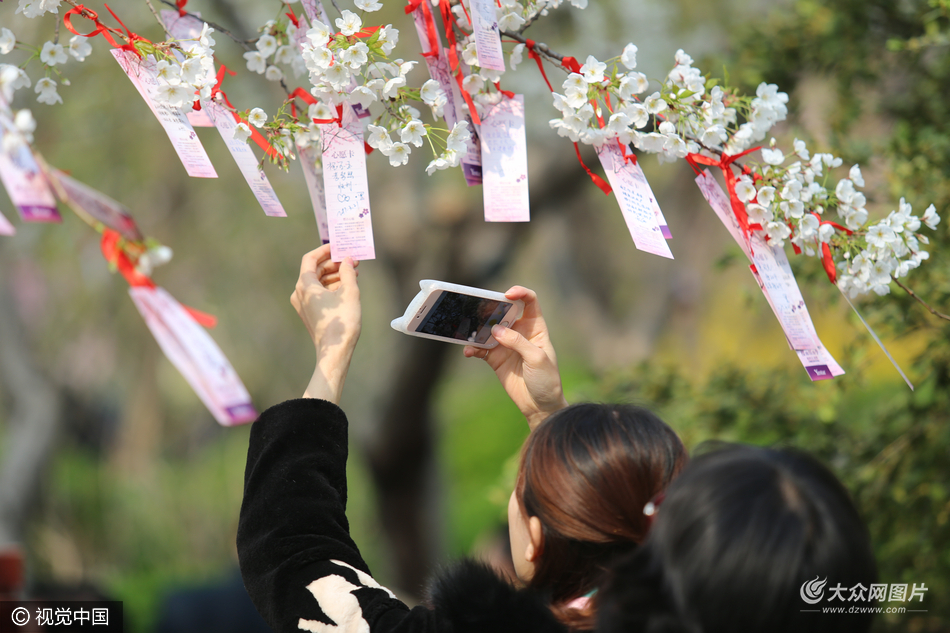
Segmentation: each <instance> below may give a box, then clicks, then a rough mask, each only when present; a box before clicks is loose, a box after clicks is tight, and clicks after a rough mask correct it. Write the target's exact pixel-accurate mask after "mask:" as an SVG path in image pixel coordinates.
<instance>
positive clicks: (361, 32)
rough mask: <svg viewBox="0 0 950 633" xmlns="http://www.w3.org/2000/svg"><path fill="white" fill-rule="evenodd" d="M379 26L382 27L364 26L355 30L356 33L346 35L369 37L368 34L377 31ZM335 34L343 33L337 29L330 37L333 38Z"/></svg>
mask: <svg viewBox="0 0 950 633" xmlns="http://www.w3.org/2000/svg"><path fill="white" fill-rule="evenodd" d="M381 28H383V27H381V26H364V27H363V28H361V29H360V30H359V31H357V32H356V33H354V34H353V35H350V36H348V37H369V36H371V35H372V34H373V33H375V32H376V31H378V30H379V29H381ZM337 35H343V32H342V31H338V32H336V33H334V34H333V37H331V38H330V39H333V38H335V37H336V36H337Z"/></svg>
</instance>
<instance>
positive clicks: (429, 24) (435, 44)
mask: <svg viewBox="0 0 950 633" xmlns="http://www.w3.org/2000/svg"><path fill="white" fill-rule="evenodd" d="M420 7H421V8H422V22H423V23H424V24H425V27H426V38H427V39H428V40H429V52H428V53H426V52H423V53H422V55H423V56H424V57H438V56H439V48H440V47H441V46H442V43H441V42H440V41H439V32H438V31H436V29H435V20H434V19H433V18H432V10H431V9H429V3H428V2H426V1H425V0H409V4H408V5H406V15H409V14H410V13H412V12H413V11H415V10H416V9H418V8H420Z"/></svg>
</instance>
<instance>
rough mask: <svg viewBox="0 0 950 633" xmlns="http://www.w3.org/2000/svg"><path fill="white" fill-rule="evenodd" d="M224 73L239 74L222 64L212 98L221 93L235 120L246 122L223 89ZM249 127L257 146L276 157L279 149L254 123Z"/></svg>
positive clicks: (212, 90)
mask: <svg viewBox="0 0 950 633" xmlns="http://www.w3.org/2000/svg"><path fill="white" fill-rule="evenodd" d="M224 73H227V74H229V75H231V76H232V77H233V76H234V75H236V74H237V73H236V72H234V71H233V70H231V69H229V68H228V67H227V66H225V65H224V64H221V68H219V69H218V74H217V77H216V79H217V82H216V83H215V84H214V88H212V89H211V98H212V99H214V98H215V96H217V95H221V99H222V100H223V101H224V103H225V104H226V105H227V106H228V108H230V112H231V116H233V117H234V120H235V121H237V122H238V123H244V119H242V118H241V115H239V114H238V113H237V112H235V110H237V108H235V107H234V106H233V105H231V100H230V99H228V95H227V93H226V92H224V90H221V82H223V81H224ZM247 127H248V128H250V130H251V140H253V141H254V142H255V143H257V146H258V147H260V148H261V149H262V150H264V153H265V154H267V155H268V156H269V157H270V158H276V157H277V156H278V155H279V154H278V152H277V150H276V149H274V148H273V147H272V146H271V144H270V143H269V142H268V141H267V139H266V138H264V135H263V134H261V133H260V132H258V131H257V128H256V127H254V126H253V125H248V126H247Z"/></svg>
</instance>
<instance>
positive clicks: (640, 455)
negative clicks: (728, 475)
mask: <svg viewBox="0 0 950 633" xmlns="http://www.w3.org/2000/svg"><path fill="white" fill-rule="evenodd" d="M686 459H687V453H686V449H685V448H684V447H683V443H682V442H681V441H680V439H679V437H678V436H677V435H676V433H675V432H674V431H673V430H672V429H671V428H670V427H669V426H667V425H666V424H665V423H664V422H663V421H662V420H660V418H658V417H657V416H656V415H654V414H653V413H652V412H650V411H648V410H647V409H643V408H640V407H637V406H633V405H617V404H612V405H607V404H577V405H573V406H570V407H567V408H566V409H563V410H561V411H559V412H558V413H556V414H555V415H553V416H551V417H550V418H548V419H547V420H545V421H544V422H543V423H542V424H541V425H540V426H538V428H537V429H535V430H534V432H532V434H531V436H530V437H529V438H528V440H527V442H526V443H525V446H524V449H523V451H522V454H521V468H520V469H519V473H518V480H517V483H516V485H515V494H516V497H517V500H518V503H519V504H520V505H521V508H522V510H523V511H524V515H525V516H526V517H532V516H534V517H538V519H539V520H540V522H541V526H542V532H543V535H544V543H543V546H542V549H541V552H540V556H539V557H538V559H536V561H535V568H534V575H533V576H532V578H531V580H530V581H529V583H528V584H529V586H531V587H533V588H535V589H537V590H540V591H543V592H545V593H546V594H547V595H549V596H550V599H551V602H552V608H553V609H554V612H555V614H556V615H558V617H560V618H561V620H562V621H564V622H565V623H566V624H568V625H569V626H572V627H574V628H578V629H592V628H593V623H594V621H593V612H594V608H593V607H592V608H589V609H582V610H577V609H572V608H569V607H568V606H567V605H568V603H569V602H570V601H571V600H573V599H575V598H578V597H581V596H583V595H585V594H587V593H589V592H590V591H591V590H593V589H595V588H597V587H598V585H599V584H600V582H601V580H602V578H603V576H604V573H605V571H606V569H607V566H608V563H609V562H610V561H612V560H614V559H615V558H616V557H617V556H619V555H622V554H624V553H627V552H629V551H631V550H632V549H633V548H634V547H635V546H636V545H637V544H638V543H640V542H641V541H642V540H643V539H644V537H645V536H646V533H647V530H648V529H649V523H648V518H647V517H646V516H644V514H643V507H644V506H645V505H646V504H647V503H648V502H649V501H650V500H651V499H652V498H653V497H654V496H655V495H657V494H658V493H660V492H661V491H663V490H664V489H665V488H666V487H667V486H668V485H669V483H670V481H672V480H673V478H674V477H675V476H676V475H677V473H678V472H679V471H680V470H681V469H682V467H683V465H684V464H685V462H686ZM594 605H596V599H595V601H594Z"/></svg>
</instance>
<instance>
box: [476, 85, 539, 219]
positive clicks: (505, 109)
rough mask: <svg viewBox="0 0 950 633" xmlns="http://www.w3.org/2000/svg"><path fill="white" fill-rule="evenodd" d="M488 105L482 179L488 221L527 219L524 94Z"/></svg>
mask: <svg viewBox="0 0 950 633" xmlns="http://www.w3.org/2000/svg"><path fill="white" fill-rule="evenodd" d="M501 96H502V99H501V101H499V102H498V103H496V104H494V105H492V106H488V107H487V108H486V110H485V116H484V117H482V134H481V142H482V179H483V184H484V198H485V221H486V222H527V221H529V220H530V219H531V213H530V207H529V204H528V143H527V140H526V138H525V125H524V95H515V96H514V97H513V98H510V99H509V98H508V97H505V96H503V95H501Z"/></svg>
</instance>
